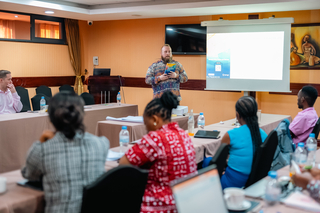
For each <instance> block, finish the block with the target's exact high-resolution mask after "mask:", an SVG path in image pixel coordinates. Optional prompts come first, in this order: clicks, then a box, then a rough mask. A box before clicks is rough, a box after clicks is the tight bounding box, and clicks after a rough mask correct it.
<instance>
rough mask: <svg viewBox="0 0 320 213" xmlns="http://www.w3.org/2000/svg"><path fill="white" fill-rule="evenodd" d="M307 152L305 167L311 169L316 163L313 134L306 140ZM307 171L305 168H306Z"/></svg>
mask: <svg viewBox="0 0 320 213" xmlns="http://www.w3.org/2000/svg"><path fill="white" fill-rule="evenodd" d="M306 144H307V150H308V158H307V165H306V166H308V167H309V168H308V169H311V168H312V167H313V166H314V165H315V161H316V151H317V140H316V139H315V134H314V133H311V134H310V135H309V138H308V140H307V143H306ZM306 169H307V168H306Z"/></svg>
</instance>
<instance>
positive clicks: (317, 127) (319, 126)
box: [312, 117, 320, 139]
mask: <svg viewBox="0 0 320 213" xmlns="http://www.w3.org/2000/svg"><path fill="white" fill-rule="evenodd" d="M319 131H320V117H319V119H318V121H317V123H316V125H315V126H314V127H313V130H312V133H314V134H315V138H316V139H318V136H319Z"/></svg>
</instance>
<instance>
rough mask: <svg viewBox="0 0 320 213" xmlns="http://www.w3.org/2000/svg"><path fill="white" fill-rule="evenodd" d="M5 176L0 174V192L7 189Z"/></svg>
mask: <svg viewBox="0 0 320 213" xmlns="http://www.w3.org/2000/svg"><path fill="white" fill-rule="evenodd" d="M6 186H7V178H5V177H1V176H0V194H1V193H4V192H5V191H6V189H7V187H6Z"/></svg>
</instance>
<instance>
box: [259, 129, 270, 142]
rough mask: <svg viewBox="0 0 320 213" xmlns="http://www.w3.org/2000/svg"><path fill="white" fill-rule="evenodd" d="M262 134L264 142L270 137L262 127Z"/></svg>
mask: <svg viewBox="0 0 320 213" xmlns="http://www.w3.org/2000/svg"><path fill="white" fill-rule="evenodd" d="M260 135H261V139H262V142H263V141H264V140H265V139H266V138H267V137H268V134H267V133H266V132H265V131H264V130H263V129H261V128H260Z"/></svg>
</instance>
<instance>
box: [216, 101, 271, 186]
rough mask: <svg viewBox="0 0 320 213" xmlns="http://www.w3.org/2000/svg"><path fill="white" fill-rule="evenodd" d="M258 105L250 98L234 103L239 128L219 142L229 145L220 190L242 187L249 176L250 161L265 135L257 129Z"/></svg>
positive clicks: (230, 131)
mask: <svg viewBox="0 0 320 213" xmlns="http://www.w3.org/2000/svg"><path fill="white" fill-rule="evenodd" d="M257 110H258V105H257V102H256V101H255V99H254V98H252V97H250V96H244V97H241V98H240V99H239V100H238V101H237V103H236V117H237V120H238V121H239V123H240V125H241V126H240V127H239V128H235V129H232V130H229V131H228V132H227V133H226V134H225V135H224V136H223V138H222V140H221V142H222V143H226V144H229V145H230V156H229V161H228V167H227V168H226V171H225V173H224V175H223V176H222V177H221V185H222V188H223V189H224V188H227V187H243V186H244V185H245V184H246V182H247V180H248V178H249V175H250V172H251V166H252V161H253V157H254V155H255V153H256V152H257V151H258V149H260V145H261V144H262V142H263V141H264V140H265V139H266V138H267V134H266V133H265V132H264V131H263V130H262V129H260V128H259V124H258V117H257Z"/></svg>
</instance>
